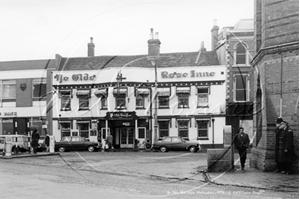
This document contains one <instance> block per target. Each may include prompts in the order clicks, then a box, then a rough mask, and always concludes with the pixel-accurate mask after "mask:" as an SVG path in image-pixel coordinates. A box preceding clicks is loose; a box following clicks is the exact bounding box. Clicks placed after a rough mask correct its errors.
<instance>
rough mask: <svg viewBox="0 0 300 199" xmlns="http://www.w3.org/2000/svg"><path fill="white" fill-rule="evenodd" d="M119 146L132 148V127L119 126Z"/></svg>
mask: <svg viewBox="0 0 300 199" xmlns="http://www.w3.org/2000/svg"><path fill="white" fill-rule="evenodd" d="M120 135H121V148H133V143H134V142H133V141H134V140H133V138H134V128H133V127H122V128H120Z"/></svg>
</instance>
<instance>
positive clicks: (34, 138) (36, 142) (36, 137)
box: [30, 126, 40, 154]
mask: <svg viewBox="0 0 300 199" xmlns="http://www.w3.org/2000/svg"><path fill="white" fill-rule="evenodd" d="M37 129H38V128H37V127H36V126H32V127H31V128H30V130H31V131H32V135H31V146H32V148H33V153H34V154H36V153H37V147H38V145H39V139H40V134H39V133H38V131H37Z"/></svg>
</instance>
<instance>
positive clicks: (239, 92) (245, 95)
mask: <svg viewBox="0 0 300 199" xmlns="http://www.w3.org/2000/svg"><path fill="white" fill-rule="evenodd" d="M249 90H250V89H249V80H248V75H247V74H237V75H235V76H234V93H233V96H234V101H237V102H246V101H249Z"/></svg>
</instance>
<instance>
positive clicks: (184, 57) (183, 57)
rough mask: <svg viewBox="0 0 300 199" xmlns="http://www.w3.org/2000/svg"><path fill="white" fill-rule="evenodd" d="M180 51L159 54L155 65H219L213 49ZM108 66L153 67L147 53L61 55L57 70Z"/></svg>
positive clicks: (91, 68)
mask: <svg viewBox="0 0 300 199" xmlns="http://www.w3.org/2000/svg"><path fill="white" fill-rule="evenodd" d="M198 54H199V52H181V53H165V54H160V56H159V59H158V60H156V66H157V67H181V66H182V67H184V66H210V65H219V61H218V57H217V54H216V52H215V51H208V52H206V51H205V52H201V54H200V58H199V59H198V63H195V62H196V60H197V56H198ZM109 67H117V68H121V67H153V66H152V65H151V62H150V61H149V60H148V57H147V55H133V56H95V57H74V58H64V57H62V59H61V63H60V66H59V70H99V69H103V68H109Z"/></svg>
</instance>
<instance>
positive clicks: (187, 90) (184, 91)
mask: <svg viewBox="0 0 300 199" xmlns="http://www.w3.org/2000/svg"><path fill="white" fill-rule="evenodd" d="M190 92H191V88H190V87H177V88H176V94H178V93H180V94H190Z"/></svg>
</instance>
